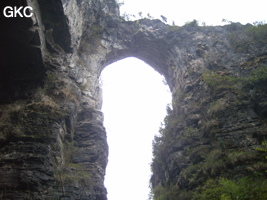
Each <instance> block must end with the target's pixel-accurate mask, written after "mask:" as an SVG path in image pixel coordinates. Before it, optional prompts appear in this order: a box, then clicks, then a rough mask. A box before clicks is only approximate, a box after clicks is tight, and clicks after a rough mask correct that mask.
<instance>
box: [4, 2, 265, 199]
mask: <svg viewBox="0 0 267 200" xmlns="http://www.w3.org/2000/svg"><path fill="white" fill-rule="evenodd" d="M1 4H2V5H1V10H3V8H4V7H5V6H6V2H1ZM13 5H16V6H21V5H23V6H26V5H30V6H32V7H33V10H34V16H33V17H32V18H4V17H3V16H1V43H0V44H1V48H2V50H1V52H2V55H1V60H0V62H1V67H0V70H1V72H0V76H1V78H0V88H1V91H0V97H1V98H0V103H1V105H0V176H1V180H0V190H1V193H0V196H1V198H2V199H16V200H18V199H90V200H94V199H97V200H104V199H106V193H107V192H106V189H105V187H104V184H103V182H104V175H105V168H106V164H107V159H108V146H107V142H106V132H105V129H104V127H103V115H102V113H101V111H100V109H101V104H102V97H101V87H100V85H99V82H98V78H99V76H100V73H101V71H102V70H103V69H104V67H106V66H107V65H109V64H111V63H113V62H115V61H117V60H120V59H123V58H126V57H129V56H134V57H136V58H139V59H141V60H143V61H145V62H146V63H148V64H149V65H150V66H151V67H153V68H154V69H155V70H156V71H158V72H159V73H161V74H163V75H164V76H165V78H166V81H167V83H168V85H169V87H170V89H171V91H172V94H173V110H171V111H170V112H169V117H168V119H169V121H168V122H167V123H168V125H166V128H169V129H170V130H168V131H167V132H166V136H164V137H162V138H161V139H160V140H161V143H160V145H159V148H158V149H159V151H158V152H154V155H155V159H154V162H153V163H152V169H153V176H152V178H151V182H152V186H153V187H157V186H158V185H161V186H162V185H163V186H164V185H168V184H169V185H170V184H171V185H177V186H178V188H182V189H183V188H186V189H194V188H195V187H197V185H198V184H201V183H202V182H203V181H205V180H206V179H207V177H209V176H213V177H216V176H223V175H225V176H227V177H231V175H232V174H240V176H243V175H244V174H247V173H248V170H250V171H253V164H255V163H259V162H261V163H262V164H261V166H260V167H258V168H259V169H258V170H259V171H262V170H264V169H265V168H266V165H265V164H264V160H262V158H263V157H262V156H261V157H260V156H258V155H256V153H255V147H257V146H258V145H259V144H260V143H261V141H262V140H263V138H264V137H266V134H267V133H266V117H267V110H266V109H267V107H266V105H267V102H266V90H265V84H266V79H264V77H263V78H262V77H260V78H259V79H257V78H254V79H253V78H251V77H252V76H251V71H253V70H254V69H255V70H257V69H261V67H262V68H263V74H264V73H266V71H264V69H265V68H264V67H266V62H267V45H266V32H264V31H263V32H262V31H257V30H254V28H253V27H252V25H246V26H242V25H241V24H238V23H237V24H230V25H228V26H223V27H199V26H197V25H196V23H194V22H192V23H191V24H187V25H185V26H183V27H176V26H169V25H166V24H164V23H162V22H161V21H159V20H148V19H142V20H138V21H134V22H130V21H124V20H123V19H121V17H120V16H119V9H118V6H117V4H116V2H115V1H114V0H86V1H85V0H62V1H60V0H49V1H48V0H38V1H34V0H32V1H31V0H29V1H27V2H26V1H13ZM253 73H254V72H253ZM253 73H252V75H253ZM265 78H266V77H265ZM218 80H219V81H218ZM170 121H171V122H170ZM236 151H237V152H241V153H242V152H245V153H251V152H252V153H251V154H253V155H251V156H246V157H244V158H242V159H237V160H236V161H235V160H233V159H232V160H227V159H226V158H227V156H228V157H229V155H232V154H234V153H235V152H236ZM211 153H212V154H211ZM231 153H232V154H231ZM210 154H211V155H210ZM254 154H255V155H256V156H254ZM208 155H210V156H212V155H213V156H215V157H216V156H218V160H219V161H220V162H221V163H219V164H220V166H219V165H218V166H217V165H216V166H217V167H209V166H204V167H206V168H205V170H203V171H199V173H196V172H195V171H194V170H192V169H193V168H192V166H194V165H197V164H202V165H204V164H205V162H204V161H205V159H206V160H207V159H209V158H210V157H205V156H208ZM240 155H241V154H240ZM210 159H211V158H210ZM190 167H191V168H190ZM190 170H191V171H190ZM196 170H199V169H196ZM255 170H256V169H255ZM204 172H205V173H204Z"/></svg>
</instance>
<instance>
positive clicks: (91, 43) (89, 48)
mask: <svg viewBox="0 0 267 200" xmlns="http://www.w3.org/2000/svg"><path fill="white" fill-rule="evenodd" d="M103 31H104V29H103V28H102V27H100V26H99V25H91V26H90V30H89V31H88V32H87V34H86V35H84V36H83V37H82V39H81V42H80V48H79V52H80V53H81V52H86V53H88V54H93V53H96V50H97V47H98V46H100V45H101V35H102V33H103Z"/></svg>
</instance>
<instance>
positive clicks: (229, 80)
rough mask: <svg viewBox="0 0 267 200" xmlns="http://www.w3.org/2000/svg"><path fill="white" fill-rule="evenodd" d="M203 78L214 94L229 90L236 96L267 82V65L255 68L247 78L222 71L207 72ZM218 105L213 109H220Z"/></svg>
mask: <svg viewBox="0 0 267 200" xmlns="http://www.w3.org/2000/svg"><path fill="white" fill-rule="evenodd" d="M202 76H203V80H204V82H205V83H206V84H207V85H208V86H209V87H211V88H212V89H213V91H214V92H216V90H219V89H227V90H230V91H233V92H235V93H236V94H240V93H241V91H242V88H243V87H245V86H247V85H255V84H256V83H260V82H266V81H267V65H260V66H258V67H254V69H252V70H251V71H250V72H249V74H248V75H247V76H243V77H240V78H237V77H234V76H232V75H228V74H225V73H223V72H220V71H217V72H214V71H211V70H209V71H206V72H205V73H203V75H202ZM216 104H217V105H213V109H214V110H216V109H220V105H219V102H216Z"/></svg>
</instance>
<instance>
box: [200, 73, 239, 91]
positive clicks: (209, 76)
mask: <svg viewBox="0 0 267 200" xmlns="http://www.w3.org/2000/svg"><path fill="white" fill-rule="evenodd" d="M203 80H204V82H205V83H206V84H207V85H208V86H210V87H211V88H212V89H214V90H216V89H231V90H233V89H238V84H239V81H238V78H235V77H233V76H230V75H226V74H224V73H220V72H214V71H206V72H205V73H203Z"/></svg>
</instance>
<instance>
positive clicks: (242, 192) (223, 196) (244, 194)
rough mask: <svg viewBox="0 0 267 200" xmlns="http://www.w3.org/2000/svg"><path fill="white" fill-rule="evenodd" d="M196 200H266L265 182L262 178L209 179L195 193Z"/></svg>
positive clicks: (266, 187) (266, 186)
mask: <svg viewBox="0 0 267 200" xmlns="http://www.w3.org/2000/svg"><path fill="white" fill-rule="evenodd" d="M194 199H198V200H234V199H242V200H252V199H257V200H265V199H267V180H266V179H265V178H264V177H262V176H259V175H258V176H255V177H243V178H239V179H237V180H229V179H227V178H220V179H219V180H216V179H209V180H208V181H207V182H206V183H205V184H204V185H203V186H202V187H201V189H199V194H197V193H195V195H194Z"/></svg>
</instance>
